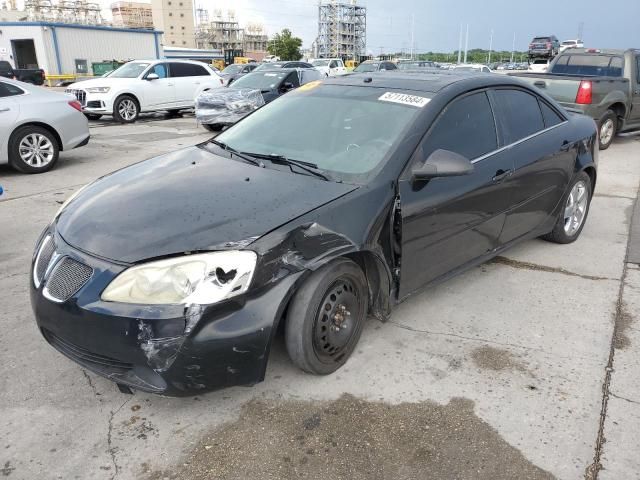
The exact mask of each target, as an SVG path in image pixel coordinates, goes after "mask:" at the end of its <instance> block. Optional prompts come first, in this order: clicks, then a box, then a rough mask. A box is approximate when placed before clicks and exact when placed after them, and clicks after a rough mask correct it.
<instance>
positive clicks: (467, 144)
mask: <svg viewBox="0 0 640 480" xmlns="http://www.w3.org/2000/svg"><path fill="white" fill-rule="evenodd" d="M497 148H498V141H497V137H496V128H495V122H494V119H493V112H492V111H491V104H490V103H489V99H488V98H487V94H486V93H484V92H481V93H474V94H472V95H467V96H466V97H463V98H460V99H458V100H454V101H453V103H451V104H449V106H448V107H447V108H446V109H445V110H444V112H443V113H442V114H441V115H440V117H438V118H437V119H436V123H435V125H434V126H433V127H432V128H431V130H430V131H429V134H428V135H427V138H426V139H425V142H424V144H423V146H422V158H423V159H424V158H427V157H428V156H429V155H431V154H432V153H433V152H435V151H436V150H438V149H443V150H450V151H452V152H456V153H458V154H460V155H463V156H465V157H466V158H468V159H469V160H473V159H474V158H478V157H481V156H482V155H485V154H487V153H489V152H491V151H493V150H496V149H497Z"/></svg>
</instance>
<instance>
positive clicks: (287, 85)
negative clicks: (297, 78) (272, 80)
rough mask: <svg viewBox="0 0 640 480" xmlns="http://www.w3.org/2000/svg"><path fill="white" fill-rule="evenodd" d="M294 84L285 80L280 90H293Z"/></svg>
mask: <svg viewBox="0 0 640 480" xmlns="http://www.w3.org/2000/svg"><path fill="white" fill-rule="evenodd" d="M293 89H294V86H293V83H291V82H284V83H283V84H282V87H280V90H282V91H283V92H288V91H289V90H293Z"/></svg>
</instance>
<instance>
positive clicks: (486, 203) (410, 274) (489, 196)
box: [398, 91, 513, 299]
mask: <svg viewBox="0 0 640 480" xmlns="http://www.w3.org/2000/svg"><path fill="white" fill-rule="evenodd" d="M495 125H496V124H495V119H494V115H493V111H492V109H491V104H490V102H489V99H488V96H487V94H486V92H484V91H483V92H478V93H472V94H468V95H464V96H462V97H459V98H457V99H456V100H454V101H453V102H451V103H450V104H449V105H448V106H447V107H446V108H445V109H444V110H443V112H442V113H441V114H440V116H439V117H438V118H437V119H436V121H435V122H434V124H433V126H432V128H431V129H430V130H429V132H428V133H427V135H426V136H425V138H424V139H423V141H422V143H421V145H420V146H419V147H418V149H417V150H416V152H415V153H414V156H413V159H412V160H411V162H410V163H409V165H408V168H407V169H406V171H405V172H404V173H403V175H402V176H401V177H400V181H399V185H398V192H399V201H400V215H401V233H402V238H401V242H400V248H401V251H400V262H399V263H400V265H399V267H400V290H399V298H400V299H402V298H404V297H406V296H407V295H409V294H410V293H412V292H414V291H416V290H418V289H419V288H421V287H423V286H424V285H426V284H428V283H429V282H432V281H434V280H438V279H441V278H443V277H445V276H446V275H447V274H448V273H450V272H453V271H455V270H456V269H458V268H461V267H463V266H465V265H467V264H469V263H470V262H472V261H473V260H475V259H477V258H479V257H482V256H483V255H485V254H487V253H489V252H491V251H492V250H494V249H495V248H496V247H497V242H498V238H499V236H500V232H501V231H502V227H503V225H504V222H505V218H506V212H507V210H508V209H509V207H510V196H509V190H508V189H507V188H506V187H505V184H504V183H503V180H504V179H506V178H507V177H508V176H509V175H510V172H512V171H513V162H512V160H511V159H510V158H509V157H508V154H506V153H505V152H500V151H498V141H497V134H496V126H495ZM438 149H443V150H449V151H452V152H456V153H458V154H460V155H463V156H464V157H466V158H467V159H469V160H471V161H472V163H473V166H474V170H473V172H472V173H471V174H469V175H463V176H455V177H441V178H431V179H429V180H420V181H414V180H413V179H412V176H411V169H412V168H413V167H414V166H416V165H419V164H421V163H423V162H424V161H425V159H427V158H428V157H429V155H430V154H431V153H433V152H434V151H436V150H438Z"/></svg>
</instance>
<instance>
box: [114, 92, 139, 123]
mask: <svg viewBox="0 0 640 480" xmlns="http://www.w3.org/2000/svg"><path fill="white" fill-rule="evenodd" d="M139 113H140V107H139V106H138V102H137V101H136V99H135V98H133V97H131V96H129V95H122V96H120V97H118V98H117V99H116V101H115V103H114V104H113V118H115V119H116V120H117V121H118V122H120V123H133V122H135V121H136V120H137V119H138V115H139Z"/></svg>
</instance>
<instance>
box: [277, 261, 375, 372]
mask: <svg viewBox="0 0 640 480" xmlns="http://www.w3.org/2000/svg"><path fill="white" fill-rule="evenodd" d="M367 305H368V288H367V280H366V278H365V276H364V273H363V272H362V270H361V269H360V267H358V265H357V264H356V263H354V262H353V261H351V260H348V259H346V258H342V259H338V260H335V261H333V262H331V263H329V264H328V265H325V266H324V267H322V268H320V269H319V270H317V271H315V272H314V273H313V274H311V276H310V277H309V278H308V279H307V281H306V282H305V283H304V284H303V285H302V287H301V288H300V289H299V290H298V291H297V292H296V294H295V296H294V297H293V300H292V302H291V304H290V305H289V309H288V313H287V319H286V325H285V341H286V345H287V351H288V352H289V357H291V360H292V361H293V363H295V364H296V365H297V366H298V367H299V368H300V369H302V370H304V371H305V372H308V373H312V374H315V375H328V374H330V373H333V372H335V371H336V370H337V369H339V368H340V367H341V366H342V365H344V364H345V362H346V361H347V359H348V358H349V356H350V355H351V354H352V353H353V350H354V349H355V347H356V344H357V343H358V340H359V339H360V334H361V333H362V329H363V327H364V323H365V321H366V318H367Z"/></svg>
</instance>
